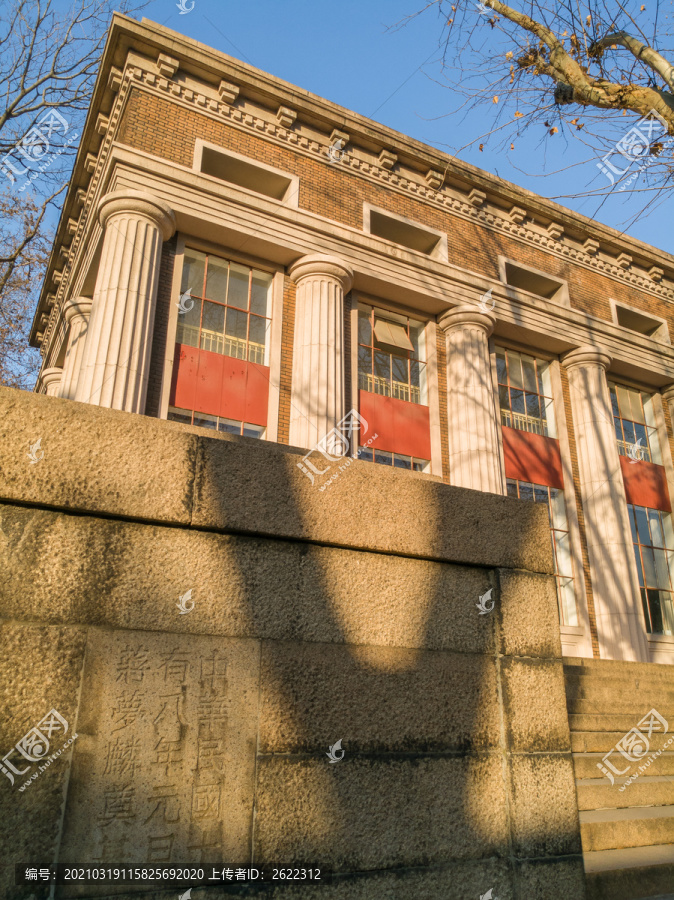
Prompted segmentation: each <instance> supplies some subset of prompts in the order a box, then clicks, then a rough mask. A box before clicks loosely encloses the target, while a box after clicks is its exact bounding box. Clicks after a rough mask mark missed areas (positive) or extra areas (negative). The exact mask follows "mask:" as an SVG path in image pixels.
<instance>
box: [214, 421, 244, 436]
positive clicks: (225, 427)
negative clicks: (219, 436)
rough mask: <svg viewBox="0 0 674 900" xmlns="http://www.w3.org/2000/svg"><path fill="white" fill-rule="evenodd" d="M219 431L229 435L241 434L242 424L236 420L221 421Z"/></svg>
mask: <svg viewBox="0 0 674 900" xmlns="http://www.w3.org/2000/svg"><path fill="white" fill-rule="evenodd" d="M218 431H224V432H226V433H227V434H241V422H237V421H236V419H220V421H219V422H218Z"/></svg>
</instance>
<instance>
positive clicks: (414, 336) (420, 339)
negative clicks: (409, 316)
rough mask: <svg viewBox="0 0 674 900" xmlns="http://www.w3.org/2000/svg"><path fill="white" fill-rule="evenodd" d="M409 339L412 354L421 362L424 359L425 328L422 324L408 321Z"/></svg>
mask: <svg viewBox="0 0 674 900" xmlns="http://www.w3.org/2000/svg"><path fill="white" fill-rule="evenodd" d="M410 340H411V341H412V346H413V347H414V351H413V353H412V356H413V357H414V358H415V359H419V360H421V361H422V362H425V360H426V328H425V326H424V325H413V324H412V323H411V322H410Z"/></svg>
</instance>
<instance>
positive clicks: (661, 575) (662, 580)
mask: <svg viewBox="0 0 674 900" xmlns="http://www.w3.org/2000/svg"><path fill="white" fill-rule="evenodd" d="M653 557H654V559H655V577H656V578H657V581H656V582H655V586H656V587H659V588H665V589H666V590H669V587H670V584H669V568H668V566H667V553H666V552H665V551H664V550H654V551H653Z"/></svg>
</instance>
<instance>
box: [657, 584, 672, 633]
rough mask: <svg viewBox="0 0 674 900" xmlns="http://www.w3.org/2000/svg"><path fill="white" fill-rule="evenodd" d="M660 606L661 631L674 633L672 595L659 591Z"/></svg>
mask: <svg viewBox="0 0 674 900" xmlns="http://www.w3.org/2000/svg"><path fill="white" fill-rule="evenodd" d="M660 607H661V610H662V629H663V630H662V633H663V634H674V604H672V595H671V594H670V593H665V592H664V591H660Z"/></svg>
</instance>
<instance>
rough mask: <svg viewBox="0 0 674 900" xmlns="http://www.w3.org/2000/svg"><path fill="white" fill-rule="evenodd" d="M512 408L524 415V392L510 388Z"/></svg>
mask: <svg viewBox="0 0 674 900" xmlns="http://www.w3.org/2000/svg"><path fill="white" fill-rule="evenodd" d="M510 408H511V409H512V411H513V412H514V413H519V414H520V415H524V393H523V392H522V391H514V390H513V389H512V388H511V389H510Z"/></svg>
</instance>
